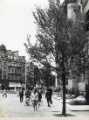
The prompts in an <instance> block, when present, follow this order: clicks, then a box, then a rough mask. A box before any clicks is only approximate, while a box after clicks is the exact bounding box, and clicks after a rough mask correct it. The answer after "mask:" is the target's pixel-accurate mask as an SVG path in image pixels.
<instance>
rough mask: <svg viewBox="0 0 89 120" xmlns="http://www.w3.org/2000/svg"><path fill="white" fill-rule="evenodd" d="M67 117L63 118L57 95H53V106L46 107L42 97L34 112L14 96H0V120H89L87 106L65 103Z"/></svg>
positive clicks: (60, 102) (88, 107)
mask: <svg viewBox="0 0 89 120" xmlns="http://www.w3.org/2000/svg"><path fill="white" fill-rule="evenodd" d="M66 106H67V116H66V117H63V116H62V115H61V112H62V100H61V98H60V97H58V96H57V95H53V104H52V106H51V107H48V106H47V102H46V99H45V96H43V99H42V103H41V106H40V107H39V109H38V111H37V112H34V110H33V107H32V105H30V106H26V105H25V103H20V101H19V97H18V96H17V95H16V94H9V95H8V97H7V98H2V96H1V95H0V119H1V120H3V119H4V120H7V119H9V118H11V119H12V120H14V119H15V120H40V119H41V120H75V119H76V120H82V119H85V117H86V120H89V106H85V105H82V106H78V105H77V106H75V105H69V104H68V103H67V105H66Z"/></svg>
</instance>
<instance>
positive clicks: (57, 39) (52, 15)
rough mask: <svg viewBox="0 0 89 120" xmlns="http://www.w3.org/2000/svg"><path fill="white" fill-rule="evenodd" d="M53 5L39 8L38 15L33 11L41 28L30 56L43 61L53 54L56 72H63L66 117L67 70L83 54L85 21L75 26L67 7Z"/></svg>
mask: <svg viewBox="0 0 89 120" xmlns="http://www.w3.org/2000/svg"><path fill="white" fill-rule="evenodd" d="M50 2H51V1H50ZM51 5H52V6H49V8H48V9H46V10H44V9H41V8H36V12H33V15H34V18H35V20H36V24H37V25H38V31H37V36H36V37H37V41H39V42H38V43H39V45H38V47H36V46H35V47H33V48H34V49H35V51H36V52H35V53H34V52H30V53H31V56H32V57H35V58H36V59H38V60H40V62H42V60H43V59H46V56H47V55H49V54H53V56H54V58H55V62H56V65H57V67H56V70H57V73H59V72H60V75H61V81H62V86H63V109H62V114H63V115H66V78H67V74H68V70H69V69H70V68H71V67H70V64H72V63H73V62H72V61H73V60H76V59H77V58H78V56H79V55H80V54H81V53H82V51H83V49H84V47H85V44H86V42H87V38H86V32H85V30H84V26H83V24H84V21H83V20H80V19H78V20H76V21H75V23H74V22H73V21H71V20H68V18H67V15H66V12H65V6H64V5H61V4H60V1H59V0H56V2H53V3H52V4H51ZM81 21H83V22H81ZM33 48H32V49H33ZM29 50H31V49H29ZM38 55H39V56H38Z"/></svg>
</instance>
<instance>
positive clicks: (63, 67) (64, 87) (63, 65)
mask: <svg viewBox="0 0 89 120" xmlns="http://www.w3.org/2000/svg"><path fill="white" fill-rule="evenodd" d="M62 83H63V84H62V85H63V107H62V115H64V116H65V115H66V72H65V63H64V57H62Z"/></svg>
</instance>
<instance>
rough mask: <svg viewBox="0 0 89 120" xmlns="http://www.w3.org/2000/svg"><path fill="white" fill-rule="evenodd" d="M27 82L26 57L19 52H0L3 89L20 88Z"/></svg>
mask: <svg viewBox="0 0 89 120" xmlns="http://www.w3.org/2000/svg"><path fill="white" fill-rule="evenodd" d="M24 81H25V57H24V56H19V53H18V51H11V50H7V51H6V52H3V51H0V84H1V87H2V89H4V88H14V87H20V86H21V84H24Z"/></svg>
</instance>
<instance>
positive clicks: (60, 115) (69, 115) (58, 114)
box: [53, 113, 75, 117]
mask: <svg viewBox="0 0 89 120" xmlns="http://www.w3.org/2000/svg"><path fill="white" fill-rule="evenodd" d="M53 116H55V117H75V115H73V114H66V115H62V114H61V113H56V114H54V115H53Z"/></svg>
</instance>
